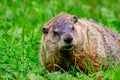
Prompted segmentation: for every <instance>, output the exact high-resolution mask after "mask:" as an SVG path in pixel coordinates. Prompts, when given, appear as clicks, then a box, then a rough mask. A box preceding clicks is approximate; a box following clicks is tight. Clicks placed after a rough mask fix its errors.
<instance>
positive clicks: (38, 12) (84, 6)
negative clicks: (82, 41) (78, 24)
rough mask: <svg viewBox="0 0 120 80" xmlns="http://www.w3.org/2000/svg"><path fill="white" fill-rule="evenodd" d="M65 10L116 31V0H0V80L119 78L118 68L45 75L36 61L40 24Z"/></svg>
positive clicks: (119, 6) (119, 9) (119, 10)
mask: <svg viewBox="0 0 120 80" xmlns="http://www.w3.org/2000/svg"><path fill="white" fill-rule="evenodd" d="M60 12H66V13H70V14H74V15H76V16H78V17H79V18H82V17H84V18H87V19H89V18H92V19H94V20H95V21H97V22H99V23H102V24H104V25H105V26H108V27H109V28H110V29H112V30H114V31H116V32H118V33H120V27H119V25H120V0H109V1H107V0H99V1H98V0H92V1H88V0H69V1H68V0H60V1H58V0H0V80H79V79H81V80H95V76H104V78H103V80H120V77H119V76H120V68H119V67H115V68H114V69H112V68H110V69H108V70H106V71H102V70H101V71H99V72H98V73H94V74H88V75H86V74H84V73H81V72H74V73H73V74H75V75H76V76H74V75H73V74H68V73H67V72H66V73H58V72H55V73H49V74H46V73H45V72H44V69H43V68H41V65H40V61H39V46H40V38H41V35H42V31H41V30H42V27H43V25H44V24H45V22H47V21H48V20H49V19H50V18H52V17H54V16H55V15H57V14H59V13H60Z"/></svg>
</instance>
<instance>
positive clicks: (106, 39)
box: [40, 13, 120, 72]
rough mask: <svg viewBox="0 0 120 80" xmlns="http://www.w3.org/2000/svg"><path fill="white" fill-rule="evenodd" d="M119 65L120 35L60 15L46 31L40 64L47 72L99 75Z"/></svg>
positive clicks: (83, 20)
mask: <svg viewBox="0 0 120 80" xmlns="http://www.w3.org/2000/svg"><path fill="white" fill-rule="evenodd" d="M109 58H112V61H118V62H119V61H120V35H119V34H117V33H115V32H113V31H111V30H109V29H107V28H105V27H104V26H102V25H101V24H99V23H96V22H95V21H93V20H86V19H78V18H77V17H76V16H74V15H70V14H66V13H61V14H59V15H57V16H56V17H54V18H52V19H51V20H50V21H48V22H47V23H46V24H45V25H44V27H43V35H42V39H41V47H40V60H41V64H42V65H44V67H46V70H47V71H48V72H53V71H61V70H69V69H70V68H71V66H74V65H75V66H76V68H77V69H79V70H81V71H88V70H90V71H92V72H93V71H99V70H100V69H101V68H102V69H105V68H106V67H107V66H108V65H109V64H110V59H109Z"/></svg>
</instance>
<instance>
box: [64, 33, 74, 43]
mask: <svg viewBox="0 0 120 80" xmlns="http://www.w3.org/2000/svg"><path fill="white" fill-rule="evenodd" d="M72 40H73V37H72V35H70V34H66V35H65V38H64V42H65V43H71V42H72Z"/></svg>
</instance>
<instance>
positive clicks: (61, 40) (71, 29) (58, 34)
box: [43, 16, 78, 50]
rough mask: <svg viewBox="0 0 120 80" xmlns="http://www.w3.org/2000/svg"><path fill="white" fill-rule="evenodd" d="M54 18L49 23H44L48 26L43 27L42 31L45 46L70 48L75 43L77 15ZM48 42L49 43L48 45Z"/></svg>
mask: <svg viewBox="0 0 120 80" xmlns="http://www.w3.org/2000/svg"><path fill="white" fill-rule="evenodd" d="M70 17H71V18H69V19H67V18H66V17H59V18H56V19H55V21H53V22H52V23H51V24H50V25H46V26H47V27H49V29H48V28H46V26H45V27H43V33H44V35H45V36H44V37H45V40H46V43H47V44H46V46H51V45H52V46H53V45H54V48H57V49H59V50H61V49H62V50H70V49H72V48H73V47H74V46H75V45H76V44H77V42H78V41H77V39H76V38H77V34H78V33H77V32H78V31H77V28H76V27H75V24H76V23H77V20H78V19H77V17H75V16H70ZM48 44H49V45H48Z"/></svg>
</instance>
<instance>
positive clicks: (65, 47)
mask: <svg viewBox="0 0 120 80" xmlns="http://www.w3.org/2000/svg"><path fill="white" fill-rule="evenodd" d="M72 48H73V45H67V46H64V47H62V50H70V49H72Z"/></svg>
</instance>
